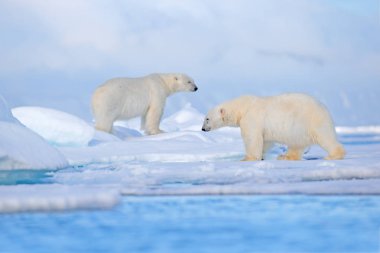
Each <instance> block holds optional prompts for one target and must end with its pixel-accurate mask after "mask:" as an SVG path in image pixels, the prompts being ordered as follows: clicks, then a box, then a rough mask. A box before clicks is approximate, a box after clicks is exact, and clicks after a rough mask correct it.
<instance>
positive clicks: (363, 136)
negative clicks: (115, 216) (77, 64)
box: [0, 104, 380, 212]
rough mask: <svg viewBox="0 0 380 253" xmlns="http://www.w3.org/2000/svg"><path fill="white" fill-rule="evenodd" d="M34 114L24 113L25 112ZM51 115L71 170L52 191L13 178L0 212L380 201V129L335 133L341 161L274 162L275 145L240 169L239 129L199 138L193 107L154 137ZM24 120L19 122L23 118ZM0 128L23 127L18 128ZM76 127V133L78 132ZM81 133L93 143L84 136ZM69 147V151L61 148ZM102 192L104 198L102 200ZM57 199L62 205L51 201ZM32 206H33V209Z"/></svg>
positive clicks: (132, 128) (132, 124) (56, 177)
mask: <svg viewBox="0 0 380 253" xmlns="http://www.w3.org/2000/svg"><path fill="white" fill-rule="evenodd" d="M29 109H30V108H24V109H21V110H20V111H21V112H24V113H26V111H27V110H29ZM14 111H16V112H17V110H14ZM32 111H33V110H32ZM42 111H45V110H41V109H36V110H34V111H33V113H31V115H30V116H29V117H26V118H28V119H29V120H30V121H32V120H31V119H33V118H38V117H37V116H36V115H37V114H38V113H40V112H42ZM48 111H49V113H48V117H46V118H45V119H43V120H41V125H44V126H43V127H41V128H40V130H41V131H43V132H44V131H46V132H47V133H48V134H51V133H52V132H55V133H57V135H56V136H58V137H57V138H55V139H54V138H47V139H49V140H50V143H55V144H56V145H57V150H58V151H59V154H61V155H62V156H63V157H64V159H65V160H67V162H68V163H69V167H66V168H64V169H59V170H52V171H51V172H49V173H50V177H49V180H48V184H46V182H41V180H40V181H39V180H37V179H36V180H35V181H34V182H33V179H29V181H28V183H31V185H20V184H18V183H16V185H14V183H12V182H13V181H14V180H13V179H12V180H10V181H9V180H8V181H7V180H3V183H2V184H3V185H4V184H11V185H10V186H5V185H4V186H2V187H0V195H1V196H7V198H3V199H2V200H1V201H2V202H1V201H0V204H1V203H2V206H3V207H2V208H3V209H0V211H1V210H4V212H12V211H14V212H18V211H28V210H34V211H36V210H45V211H46V210H66V209H76V208H78V209H81V208H95V207H101V208H107V207H112V206H114V205H115V204H116V203H117V201H116V200H115V199H116V197H115V196H122V195H124V196H127V195H138V196H141V195H149V196H150V195H237V194H323V195H337V194H338V195H340V194H344V195H347V194H360V195H362V194H380V169H379V168H380V159H379V157H380V131H379V128H380V127H379V126H361V127H337V132H338V134H339V138H340V140H341V142H342V143H343V144H344V146H345V148H346V150H347V157H346V158H345V159H344V160H340V161H326V160H323V157H324V156H325V155H326V154H325V152H324V151H323V150H322V149H321V148H319V147H317V146H313V147H311V148H310V149H309V150H307V152H306V153H305V155H304V159H303V160H302V161H278V160H276V157H277V156H278V155H280V154H282V153H283V152H285V151H286V148H285V147H284V146H282V145H277V146H275V147H274V148H273V149H272V150H271V151H270V152H269V153H268V154H267V155H266V156H265V160H264V161H258V162H241V161H240V160H241V159H242V158H243V157H244V145H243V142H242V139H241V137H240V130H239V129H238V128H222V129H219V130H217V131H213V132H207V133H206V132H202V131H201V126H202V121H203V117H204V115H203V114H202V113H200V112H199V111H197V110H196V109H194V108H193V107H192V106H191V105H190V104H186V105H185V106H184V107H183V108H182V109H181V110H179V111H178V112H176V113H174V114H173V115H170V116H168V117H166V118H164V119H163V120H162V123H161V127H162V129H163V130H165V131H166V133H163V134H159V135H154V136H146V135H144V134H143V132H141V130H140V129H139V126H140V122H139V119H133V120H131V121H126V122H122V121H120V122H117V124H116V126H115V129H114V130H113V134H108V133H104V132H99V131H94V130H93V129H92V130H91V131H90V130H88V129H87V127H88V124H87V123H85V124H82V123H78V122H80V121H78V120H74V119H75V117H74V116H73V117H72V118H70V117H71V116H70V115H64V116H63V117H62V112H59V111H54V110H51V111H50V110H48ZM19 119H20V121H22V119H21V117H19ZM62 120H64V121H65V124H66V125H65V124H64V125H65V129H66V130H67V129H73V132H70V131H66V130H62V129H58V130H57V129H54V127H53V128H52V129H53V130H52V129H49V128H48V127H47V126H48V125H52V126H54V125H55V124H58V123H59V122H60V121H62ZM50 121H52V123H51V124H50ZM42 123H43V124H42ZM2 124H11V125H12V126H13V127H15V126H17V127H18V128H22V127H21V126H19V125H16V124H15V123H9V122H3V123H2ZM76 128H79V129H78V130H74V129H76ZM5 129H11V128H9V127H7V128H3V130H2V131H8V133H7V134H6V135H5V136H2V137H1V138H2V140H3V139H4V140H7V139H6V138H7V137H6V136H9V130H5ZM22 129H23V130H24V131H27V129H25V128H22ZM86 129H87V130H86ZM83 130H85V131H83ZM76 131H77V132H76ZM80 131H83V133H85V134H88V136H86V137H81V136H79V132H80ZM90 132H92V134H91V136H92V137H91V138H89V136H90V134H89V133H90ZM28 133H29V132H28ZM43 134H44V133H41V135H43ZM13 135H17V136H20V135H21V134H20V133H14V134H13ZM74 136H77V138H78V140H76V142H74V141H68V140H70V139H73V137H74ZM35 137H36V138H37V139H38V140H40V141H41V138H38V136H35ZM22 139H26V137H25V138H24V137H23V138H22ZM11 140H13V138H11ZM63 140H65V141H63ZM37 142H38V141H37V140H33V141H28V143H34V144H36V143H37ZM64 142H65V143H66V144H68V143H70V145H63V143H64ZM2 143H3V141H2ZM43 143H44V144H45V145H46V143H45V142H43ZM57 143H61V144H59V145H58V144H57ZM79 144H80V145H79ZM5 147H8V148H5ZM9 147H10V146H8V145H7V146H3V150H7V151H8V153H9V152H10V151H12V150H17V149H14V148H9ZM49 147H50V146H49ZM35 150H38V149H34V148H33V149H32V150H29V151H28V152H27V153H29V152H30V153H31V156H35V155H36V154H35V152H34V151H35ZM33 152H34V153H33ZM18 156H19V155H15V157H18ZM50 157H51V156H50V155H49V156H46V157H44V158H39V159H38V161H41V162H46V160H47V159H49V158H50ZM14 167H15V166H14ZM45 167H46V166H45ZM20 168H21V167H20ZM50 168H51V169H52V168H53V167H52V166H50ZM12 173H16V171H14V172H12ZM14 175H16V174H14ZM5 177H7V176H5ZM8 177H9V175H8ZM14 177H16V178H17V176H14ZM14 177H13V178H14ZM10 178H11V177H9V179H10ZM30 181H32V182H30ZM41 183H45V184H44V185H42V184H41ZM12 184H13V185H12ZM39 187H41V188H39ZM78 187H79V188H78ZM27 189H30V191H28V190H27ZM36 189H37V190H36ZM70 189H72V191H71V190H70ZM83 189H86V190H83ZM104 189H107V190H110V191H111V193H109V192H108V191H104ZM55 191H57V193H56V194H54V192H55ZM103 191H104V194H105V196H106V197H102V196H103V195H101V194H100V193H102V192H103ZM10 192H15V193H14V194H10ZM47 192H52V194H47ZM74 193H75V194H74ZM99 194H100V195H99ZM55 195H56V196H57V201H58V202H54V201H55V200H54V199H55V198H54V196H55ZM74 195H75V196H74ZM73 196H74V197H73ZM89 196H91V197H89ZM99 196H100V197H99ZM66 197H67V198H66ZM72 198H74V200H72ZM12 199H14V201H15V202H14V203H16V204H14V205H15V206H17V208H11V207H9V205H11V204H6V203H13V202H12ZM30 199H32V200H36V201H35V203H34V202H33V201H29V200H30ZM28 201H29V202H28ZM70 201H73V202H75V204H73V205H71V204H67V203H72V202H70ZM62 203H65V204H62ZM5 204H6V205H7V207H4V205H5ZM11 206H12V205H11ZM49 208H50V209H49Z"/></svg>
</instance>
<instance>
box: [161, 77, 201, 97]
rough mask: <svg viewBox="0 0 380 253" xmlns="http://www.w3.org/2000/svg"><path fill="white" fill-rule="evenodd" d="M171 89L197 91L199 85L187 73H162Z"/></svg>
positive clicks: (174, 90)
mask: <svg viewBox="0 0 380 253" xmlns="http://www.w3.org/2000/svg"><path fill="white" fill-rule="evenodd" d="M161 77H162V78H163V79H164V80H165V83H166V85H167V87H168V88H169V90H170V91H171V92H172V93H174V92H179V91H191V92H194V91H197V90H198V87H197V86H196V85H195V83H194V80H193V79H192V78H191V77H189V76H188V75H185V74H161Z"/></svg>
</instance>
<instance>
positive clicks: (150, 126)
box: [145, 106, 164, 135]
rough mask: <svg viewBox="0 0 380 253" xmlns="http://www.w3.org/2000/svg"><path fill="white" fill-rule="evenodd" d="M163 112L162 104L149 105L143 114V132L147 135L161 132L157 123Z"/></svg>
mask: <svg viewBox="0 0 380 253" xmlns="http://www.w3.org/2000/svg"><path fill="white" fill-rule="evenodd" d="M162 112H163V107H162V106H150V107H149V109H148V111H147V113H146V115H145V133H146V134H148V135H153V134H159V133H163V132H164V131H162V130H160V128H159V125H160V121H161V116H162Z"/></svg>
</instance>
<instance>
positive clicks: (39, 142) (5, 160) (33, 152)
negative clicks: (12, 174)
mask: <svg viewBox="0 0 380 253" xmlns="http://www.w3.org/2000/svg"><path fill="white" fill-rule="evenodd" d="M0 140H1V141H0V169H3V170H4V169H5V170H6V169H58V168H63V167H66V166H68V164H67V161H66V158H65V157H64V156H63V155H62V154H61V153H60V152H59V151H58V150H57V149H55V148H54V147H52V146H50V145H49V144H48V143H47V142H46V141H45V140H44V139H42V138H41V137H40V136H39V135H37V134H36V133H34V132H32V131H31V130H29V129H27V128H25V127H24V126H21V125H18V124H16V123H10V122H4V121H0Z"/></svg>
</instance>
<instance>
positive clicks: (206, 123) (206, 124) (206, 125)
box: [202, 118, 211, 132]
mask: <svg viewBox="0 0 380 253" xmlns="http://www.w3.org/2000/svg"><path fill="white" fill-rule="evenodd" d="M209 121H210V119H209V118H205V121H204V122H203V126H202V131H203V132H208V131H211V126H210V124H209Z"/></svg>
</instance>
